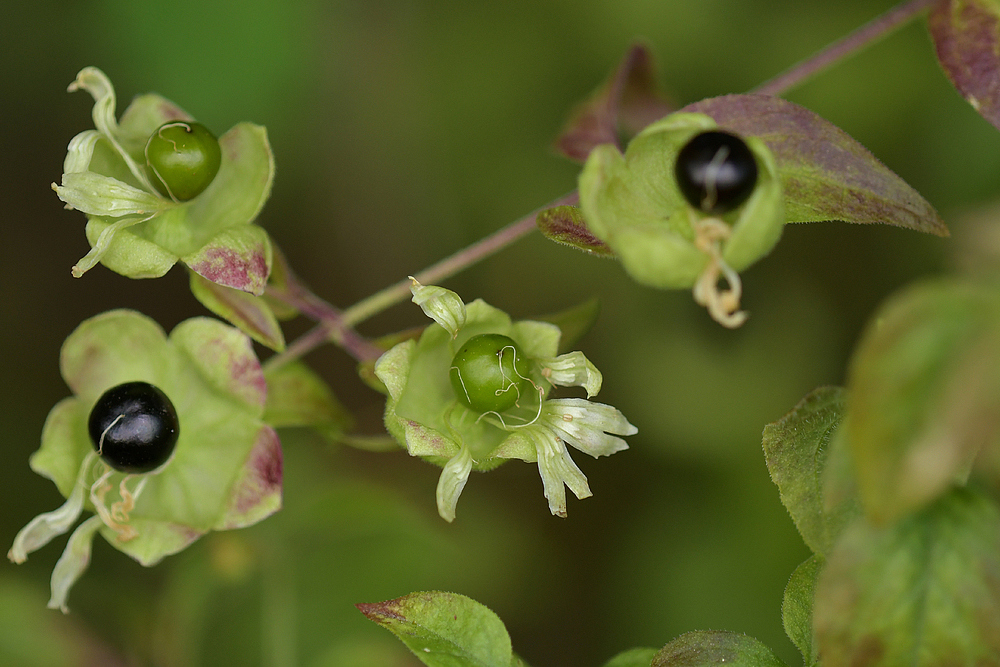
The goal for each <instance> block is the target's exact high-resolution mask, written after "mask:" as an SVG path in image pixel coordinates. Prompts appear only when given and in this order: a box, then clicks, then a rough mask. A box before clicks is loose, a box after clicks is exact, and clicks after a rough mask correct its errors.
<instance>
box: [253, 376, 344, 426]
mask: <svg viewBox="0 0 1000 667" xmlns="http://www.w3.org/2000/svg"><path fill="white" fill-rule="evenodd" d="M264 378H265V379H266V380H267V404H266V406H265V408H264V421H265V422H267V423H268V424H270V425H271V426H274V427H277V428H281V427H288V426H308V427H310V428H314V429H316V430H317V431H318V432H319V433H320V434H321V435H323V436H324V437H326V438H327V439H328V440H330V441H332V442H338V441H339V440H340V436H341V435H342V434H343V433H344V431H346V430H347V429H349V428H350V427H351V422H352V419H351V415H350V413H349V412H348V411H347V409H346V408H345V407H344V406H343V405H341V403H340V401H338V400H337V398H336V396H334V394H333V391H332V390H331V389H330V387H329V385H327V384H326V382H324V381H323V379H322V378H320V377H319V376H318V375H317V374H316V373H314V372H313V371H312V369H310V368H309V367H308V366H306V365H305V364H303V363H301V362H299V361H292V362H289V363H287V364H283V365H281V366H278V367H276V368H269V369H267V370H265V372H264Z"/></svg>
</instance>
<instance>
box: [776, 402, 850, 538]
mask: <svg viewBox="0 0 1000 667" xmlns="http://www.w3.org/2000/svg"><path fill="white" fill-rule="evenodd" d="M844 405H845V397H844V390H843V389H841V388H839V387H821V388H819V389H816V390H814V391H813V392H811V393H810V394H809V395H808V396H806V397H805V398H803V399H802V400H801V401H800V402H799V404H798V405H796V406H795V407H794V408H793V409H792V411H791V412H789V413H788V414H787V415H785V416H784V417H782V418H781V419H779V420H778V421H776V422H774V423H773V424H768V425H767V426H765V427H764V435H763V441H764V456H765V459H766V462H767V469H768V472H769V473H770V474H771V480H772V481H773V482H774V483H775V484H776V485H777V486H778V490H779V491H780V492H781V502H782V504H783V505H784V506H785V509H787V510H788V513H789V514H790V515H791V517H792V520H793V521H794V522H795V527H796V528H798V530H799V534H801V535H802V539H803V540H805V543H806V545H807V546H808V547H809V548H810V549H811V550H812V551H813V553H816V554H820V555H825V554H827V553H829V551H830V549H832V548H833V544H834V542H835V541H836V539H837V537H838V535H840V533H841V531H842V530H843V529H844V527H845V526H846V525H847V524H848V523H849V522H850V521H851V520H853V519H854V518H855V517H857V516H858V514H859V512H860V510H859V507H858V503H857V500H856V498H854V497H853V496H848V497H846V498H840V497H836V498H834V497H831V495H832V494H831V493H830V492H829V491H828V489H827V485H828V484H829V483H831V482H830V481H829V474H828V473H827V460H828V456H829V454H830V451H831V446H832V443H833V439H834V435H835V433H836V432H837V429H838V428H839V426H840V424H841V422H842V421H843V414H844Z"/></svg>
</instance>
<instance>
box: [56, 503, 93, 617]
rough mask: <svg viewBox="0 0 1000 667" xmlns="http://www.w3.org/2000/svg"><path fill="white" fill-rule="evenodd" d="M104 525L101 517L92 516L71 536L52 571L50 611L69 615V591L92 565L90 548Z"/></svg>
mask: <svg viewBox="0 0 1000 667" xmlns="http://www.w3.org/2000/svg"><path fill="white" fill-rule="evenodd" d="M103 525H104V524H103V523H101V518H100V517H98V516H92V517H90V518H89V519H87V520H86V521H84V522H83V523H81V524H80V526H79V527H78V528H77V529H76V530H74V531H73V534H72V535H70V536H69V542H68V543H67V544H66V549H65V550H64V551H63V553H62V556H60V557H59V560H58V561H56V566H55V568H54V569H53V570H52V582H51V588H52V597H51V598H50V599H49V605H48V606H49V609H59V610H60V611H62V613H64V614H66V613H69V608H68V607H67V606H66V599H67V598H68V597H69V589H70V588H72V587H73V584H75V583H76V580H77V579H79V578H80V575H82V574H83V573H84V572H85V571H86V570H87V566H88V565H90V548H91V546H92V545H93V544H94V533H96V532H97V529H98V528H100V527H101V526H103Z"/></svg>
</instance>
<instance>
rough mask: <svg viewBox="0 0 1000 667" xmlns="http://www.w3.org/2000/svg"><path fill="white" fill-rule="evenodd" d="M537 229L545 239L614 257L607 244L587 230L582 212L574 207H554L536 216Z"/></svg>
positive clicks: (599, 254)
mask: <svg viewBox="0 0 1000 667" xmlns="http://www.w3.org/2000/svg"><path fill="white" fill-rule="evenodd" d="M535 222H536V223H537V224H538V229H540V230H541V232H542V234H544V235H545V237H546V238H548V239H551V240H552V241H555V242H556V243H561V244H563V245H568V246H571V247H573V248H576V249H577V250H582V251H584V252H586V253H590V254H591V255H597V256H599V257H614V256H615V253H614V252H613V251H612V250H611V248H609V247H608V244H607V243H605V242H604V241H602V240H601V239H599V238H597V237H596V236H594V234H593V232H591V231H590V230H589V229H587V223H586V222H585V221H584V219H583V211H581V210H580V209H579V208H577V207H576V206H556V207H555V208H548V209H545V210H544V211H542V212H541V213H539V214H538V217H537V218H536V219H535Z"/></svg>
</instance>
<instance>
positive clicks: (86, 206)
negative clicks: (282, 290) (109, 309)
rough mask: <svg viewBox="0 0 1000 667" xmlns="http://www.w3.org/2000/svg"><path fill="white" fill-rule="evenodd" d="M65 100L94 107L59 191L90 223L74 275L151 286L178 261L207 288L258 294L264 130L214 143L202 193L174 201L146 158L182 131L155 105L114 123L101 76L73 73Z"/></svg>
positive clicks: (267, 252)
mask: <svg viewBox="0 0 1000 667" xmlns="http://www.w3.org/2000/svg"><path fill="white" fill-rule="evenodd" d="M69 90H70V91H75V90H86V91H87V92H89V93H90V94H91V95H92V96H93V97H94V111H93V118H94V125H95V127H96V129H93V130H85V131H83V132H81V133H80V134H78V135H77V136H75V137H74V138H73V140H72V141H70V144H69V149H68V152H67V155H66V160H65V163H64V165H63V172H64V173H63V175H62V182H61V185H56V184H53V189H54V190H55V191H56V194H57V195H58V196H59V198H60V199H61V200H63V201H64V202H66V204H67V207H68V208H75V209H78V210H80V211H83V212H84V213H85V214H86V215H87V220H88V222H87V240H88V241H89V242H90V245H91V248H92V249H91V251H90V252H89V253H88V254H87V255H86V256H85V257H84V258H83V259H81V260H80V261H79V262H78V263H77V264H76V266H74V267H73V275H74V276H76V277H80V276H82V275H83V274H84V273H85V272H86V271H88V270H89V269H91V268H92V267H93V266H94V265H96V264H97V263H98V262H100V263H102V264H104V265H105V266H107V267H108V268H109V269H111V270H112V271H115V272H117V273H120V274H122V275H124V276H128V277H130V278H157V277H159V276H162V275H163V274H165V273H166V272H167V271H168V270H170V267H172V266H173V265H174V264H175V263H177V261H178V260H180V261H181V262H183V263H184V264H186V265H187V266H188V267H189V268H190V269H191V270H192V271H194V272H195V273H197V274H199V275H200V276H202V277H204V278H206V279H207V280H209V281H211V282H213V283H217V284H219V285H223V286H226V287H232V288H235V289H238V290H242V291H244V292H250V293H252V294H258V295H259V294H261V293H262V292H263V290H264V284H265V283H266V282H267V277H268V274H269V273H270V270H271V242H270V239H269V238H268V235H267V233H266V232H265V231H264V230H263V229H261V228H260V227H257V226H255V225H252V224H250V223H252V222H253V220H254V218H256V217H257V214H258V213H259V212H260V210H261V208H262V207H263V206H264V202H265V201H267V198H268V196H269V195H270V192H271V182H272V180H273V178H274V157H273V155H272V154H271V147H270V145H269V144H268V141H267V132H266V130H265V129H264V128H263V127H260V126H258V125H252V124H250V123H240V124H239V125H237V126H236V127H234V128H232V129H231V130H229V131H228V132H226V133H225V134H224V135H222V136H221V137H220V138H219V144H220V147H221V165H220V166H219V168H218V173H217V174H216V175H215V177H214V179H212V180H211V184H210V185H208V187H207V189H205V190H204V192H201V193H200V194H198V195H197V196H195V197H193V198H192V199H190V201H183V202H182V201H178V200H176V199H175V198H173V197H169V196H165V195H163V194H161V193H160V191H159V190H158V189H157V188H156V187H154V185H153V180H152V179H153V178H154V177H155V174H154V173H153V172H152V170H150V168H149V167H148V166H147V164H146V155H145V154H144V152H145V148H146V144H147V141H148V139H149V138H150V137H151V136H152V135H153V133H154V132H156V130H157V129H158V128H160V126H161V125H163V124H164V123H166V122H168V121H178V120H182V121H189V120H192V119H191V117H190V116H189V115H188V114H187V113H186V112H185V111H184V110H183V109H181V108H180V107H178V106H176V105H175V104H173V103H172V102H170V101H169V100H166V99H164V98H162V97H160V96H159V95H153V94H148V95H140V96H139V97H137V98H135V100H134V101H133V102H132V103H131V104H130V105H129V107H128V108H127V109H126V110H125V112H124V113H123V114H122V117H121V121H120V122H118V121H116V120H115V91H114V88H113V87H112V85H111V82H110V81H109V80H108V78H107V76H105V75H104V73H103V72H101V71H100V70H99V69H96V68H94V67H87V68H85V69H83V70H81V71H80V73H79V75H77V78H76V81H74V82H73V83H72V84H71V85H70V87H69Z"/></svg>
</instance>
